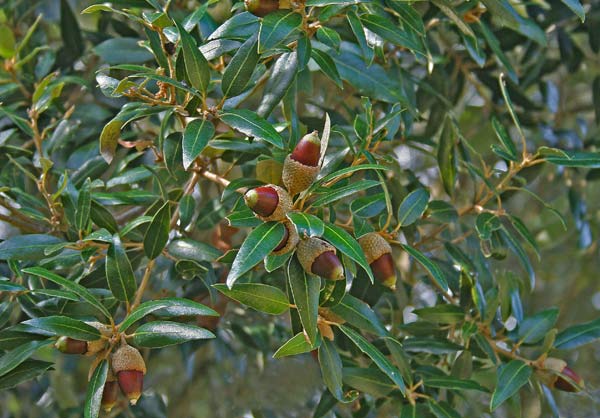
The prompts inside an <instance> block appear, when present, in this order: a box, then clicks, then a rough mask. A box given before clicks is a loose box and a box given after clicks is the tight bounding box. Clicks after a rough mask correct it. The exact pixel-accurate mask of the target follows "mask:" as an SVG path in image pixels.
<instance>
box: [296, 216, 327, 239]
mask: <svg viewBox="0 0 600 418" xmlns="http://www.w3.org/2000/svg"><path fill="white" fill-rule="evenodd" d="M287 217H288V219H289V220H290V221H292V223H293V224H294V226H295V227H296V230H297V231H298V235H300V236H301V237H303V236H307V237H320V236H321V235H323V233H324V232H325V224H324V223H323V221H322V220H321V219H320V218H318V217H316V216H315V215H310V214H308V213H304V212H290V213H288V214H287Z"/></svg>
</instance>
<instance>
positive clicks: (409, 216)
mask: <svg viewBox="0 0 600 418" xmlns="http://www.w3.org/2000/svg"><path fill="white" fill-rule="evenodd" d="M428 203H429V191H428V190H427V189H417V190H414V191H412V192H411V193H409V194H408V195H407V196H406V197H405V198H404V200H402V203H400V207H399V208H398V224H399V225H402V226H408V225H412V224H413V223H415V222H416V221H417V220H419V219H420V218H421V216H423V213H425V210H426V209H427V204H428Z"/></svg>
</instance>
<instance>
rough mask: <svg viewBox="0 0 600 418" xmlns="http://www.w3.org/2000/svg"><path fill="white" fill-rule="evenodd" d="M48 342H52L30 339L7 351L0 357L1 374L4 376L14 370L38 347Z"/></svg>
mask: <svg viewBox="0 0 600 418" xmlns="http://www.w3.org/2000/svg"><path fill="white" fill-rule="evenodd" d="M48 344H50V343H49V342H48V341H29V342H27V343H25V344H22V345H20V346H18V347H16V348H14V349H12V350H10V351H7V352H6V353H4V354H3V355H2V357H0V376H4V375H6V374H7V373H9V372H10V371H12V370H14V369H15V368H17V367H18V366H19V365H20V364H21V363H23V362H24V361H25V360H27V359H28V358H29V357H31V356H32V355H33V353H35V352H36V351H37V350H38V349H40V348H41V347H44V346H46V345H48Z"/></svg>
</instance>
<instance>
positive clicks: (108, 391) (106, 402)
mask: <svg viewBox="0 0 600 418" xmlns="http://www.w3.org/2000/svg"><path fill="white" fill-rule="evenodd" d="M118 396H119V384H118V383H117V379H116V378H115V375H114V374H113V372H112V371H111V370H110V369H108V376H107V377H106V382H105V383H104V390H103V391H102V401H101V402H100V405H101V406H102V409H104V410H105V411H106V412H110V410H111V409H113V407H114V406H115V405H116V404H117V397H118Z"/></svg>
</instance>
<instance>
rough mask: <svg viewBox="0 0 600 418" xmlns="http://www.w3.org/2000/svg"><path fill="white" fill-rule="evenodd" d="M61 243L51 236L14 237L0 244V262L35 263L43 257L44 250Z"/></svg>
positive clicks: (30, 235)
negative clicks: (20, 261) (21, 261)
mask: <svg viewBox="0 0 600 418" xmlns="http://www.w3.org/2000/svg"><path fill="white" fill-rule="evenodd" d="M60 242H62V240H61V239H59V238H56V237H54V236H52V235H45V234H27V235H15V236H14V237H10V238H8V239H6V240H4V241H2V243H0V260H23V261H35V260H40V259H42V258H44V257H45V254H44V250H45V249H46V248H48V247H50V246H52V245H55V244H58V243H60Z"/></svg>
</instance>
